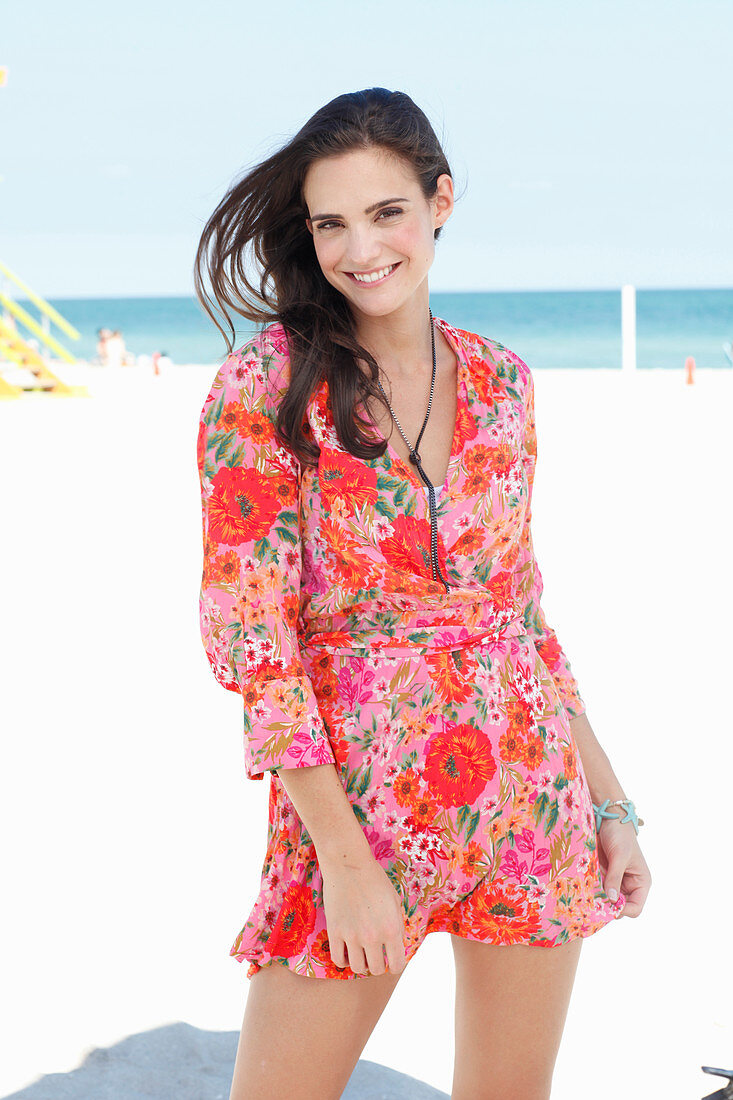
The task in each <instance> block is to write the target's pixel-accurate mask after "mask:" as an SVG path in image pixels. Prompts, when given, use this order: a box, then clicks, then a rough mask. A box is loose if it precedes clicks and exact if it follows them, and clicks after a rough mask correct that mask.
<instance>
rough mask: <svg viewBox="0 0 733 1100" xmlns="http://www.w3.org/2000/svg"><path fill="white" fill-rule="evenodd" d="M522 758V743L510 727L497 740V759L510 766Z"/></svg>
mask: <svg viewBox="0 0 733 1100" xmlns="http://www.w3.org/2000/svg"><path fill="white" fill-rule="evenodd" d="M523 756H524V742H523V741H522V739H521V738H520V737H517V735H516V733H515V732H514V730H512V729H511V727H510V728H509V729H508V730H506V732H505V733H502V735H501V737H500V738H499V758H500V759H501V760H503V761H504V763H506V764H512V763H514V762H515V761H517V760H521V759H522V758H523Z"/></svg>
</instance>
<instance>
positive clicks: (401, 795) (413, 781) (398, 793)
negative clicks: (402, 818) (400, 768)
mask: <svg viewBox="0 0 733 1100" xmlns="http://www.w3.org/2000/svg"><path fill="white" fill-rule="evenodd" d="M392 792H393V794H394V796H395V799H396V801H397V802H399V804H400V806H409V805H410V803H411V802H413V801H414V800H415V799H416V798H418V797H419V794H420V789H419V782H418V777H417V774H416V772H414V771H413V770H412V768H407V770H406V771H404V772H400V774H399V775H398V776H397V778H396V779H395V780H394V782H393V783H392Z"/></svg>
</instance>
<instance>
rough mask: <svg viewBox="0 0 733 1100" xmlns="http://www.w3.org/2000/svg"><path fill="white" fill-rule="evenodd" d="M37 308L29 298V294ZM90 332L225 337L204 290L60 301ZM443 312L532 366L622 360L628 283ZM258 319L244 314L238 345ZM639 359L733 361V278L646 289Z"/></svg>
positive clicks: (82, 352) (135, 346)
mask: <svg viewBox="0 0 733 1100" xmlns="http://www.w3.org/2000/svg"><path fill="white" fill-rule="evenodd" d="M21 304H23V305H24V307H25V308H27V309H28V310H29V312H31V315H32V316H34V317H35V316H37V311H36V310H35V309H34V307H33V306H32V305H31V304H30V303H28V302H23V303H21ZM51 304H52V305H53V306H54V307H55V308H56V309H57V310H58V311H59V312H60V313H61V314H62V315H63V316H64V317H66V318H67V320H69V321H70V322H71V323H72V324H73V325H74V326H75V327H76V328H77V329H78V330H79V331H80V333H81V339H80V340H76V341H74V340H70V339H68V338H67V337H65V336H63V335H61V334H59V332H58V330H57V329H56V328H55V326H54V327H53V328H52V329H51V332H52V335H54V336H56V337H57V339H59V340H60V341H61V343H63V344H64V345H65V346H66V347H68V348H69V350H70V351H72V352H73V353H74V354H75V355H77V356H78V357H79V358H81V359H92V358H93V357H94V355H95V354H96V352H95V348H96V341H97V335H96V333H97V329H99V328H102V327H106V328H110V329H120V331H121V332H122V334H123V336H124V338H125V342H126V345H127V348H128V350H129V351H132V352H134V353H135V354H136V355H140V354H143V353H145V354H148V355H150V354H152V352H154V351H159V352H165V353H167V354H168V355H169V356H170V357H171V358H172V359H173V360H174V362H177V363H206V364H210V365H212V364H218V363H221V362H222V361H223V359H224V356H225V353H226V346H225V343H224V339H223V337H222V336H221V334H220V333H219V331H218V330H217V329H216V327H215V326H214V324H213V323H212V322H211V320H210V319H209V318H208V316H207V315H206V314H205V313H204V311H203V309H202V307H201V306H200V305H199V302H198V300H197V299H196V298H195V297H190V298H189V297H161V298H77V299H54V300H53V301H52V303H51ZM430 307H431V309H432V311H433V313H434V314H436V315H437V316H439V317H442V318H444V319H445V320H447V321H449V322H450V323H451V324H453V325H455V326H456V327H457V328H463V329H468V330H469V331H471V332H477V333H479V334H480V335H482V336H487V337H490V338H492V339H495V340H498V341H500V343H502V344H504V345H505V346H506V347H508V348H510V349H511V350H512V351H515V352H516V353H517V354H518V355H520V356H521V357H522V359H524V360H526V362H527V363H528V364H529V365H530V367H531V369H532V370H542V369H543V368H547V367H572V368H578V369H580V368H586V369H593V368H599V367H603V368H619V369H620V367H621V292H620V290H618V291H613V290H579V291H572V290H549V291H495V292H485V293H483V292H482V293H456V294H447V293H443V294H440V293H434V294H431V295H430ZM253 331H254V327H253V326H251V325H250V324H249V323H248V322H246V321H243V320H242V324H241V327H239V326H237V340H236V342H235V345H234V346H235V347H239V346H240V345H241V344H242V343H244V342H245V340H246V339H247V338H248V337H249V335H250V334H251V333H252V332H253ZM636 335H637V366H638V368H639V369H641V370H680V369H682V368H683V367H684V363H685V359H686V357H687V356H688V355H692V356H694V358H695V361H696V364H697V366H699V367H714V368H719V369H723V370H725V369H730V367H731V364H730V361H729V360H728V359H727V357H726V355H725V352H724V351H723V345H724V344H725V343H727V342H729V341H731V340H732V339H733V288H730V289H725V288H722V289H717V288H716V289H687V290H686V289H674V290H637V292H636Z"/></svg>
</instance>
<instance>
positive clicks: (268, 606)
mask: <svg viewBox="0 0 733 1100" xmlns="http://www.w3.org/2000/svg"><path fill="white" fill-rule="evenodd" d="M434 323H435V324H436V325H438V326H439V327H440V329H441V331H442V332H443V334H444V335H445V337H446V340H447V341H448V343H449V344H450V346H451V347H452V348H453V350H454V352H455V354H456V357H457V362H458V410H457V417H456V425H455V435H454V439H453V445H452V449H451V455H450V461H449V467H448V476H447V478H446V482H445V484H444V485H443V486H442V487H441V490H440V492H438V493H437V494H436V497H435V509H434V514H433V520H432V527H433V528H435V527H437V562H438V564H439V566H440V570H439V571H437V572H436V569H435V562H434V560H433V553H432V550H431V536H432V535H434V531H433V530H431V508H430V500H429V495H428V493H427V492H426V487H425V486H424V484H423V482H422V481H421V480H420V478H419V475H418V473H417V472H416V470H415V469H414V468H413V467H412V465H411V464H407V463H405V462H403V461H402V459H401V458H400V456H399V455H397V453H396V452H395V451H394V450H393V449H392V447H391V446H389V445H388V447H387V450H386V452H385V453H384V455H383V456H382V457H381V458H377V459H372V460H368V461H367V460H363V459H359V458H355V457H354V456H353V455H351V454H350V453H349V452H348V451H346V450H345V449H344V448H343V447H342V446H341V444H340V442H339V440H338V437H337V435H336V430H335V425H334V420H333V417H332V413H331V407H330V401H329V390H328V383H327V381H326V380H324V381H323V382H322V383H321V384H320V386H319V387H318V388H317V390H316V392H315V393H314V394H313V396H312V397H311V399H310V401H309V403H308V407H307V417H306V420H305V421H304V425H305V428H306V430H307V431H308V432H309V433H310V434H311V436H312V438H313V439H314V440H315V441H316V443H317V444H318V445H319V447H320V457H319V461H318V467H317V469H315V468H312V467H307V466H301V464H300V463H299V462H298V461H297V459H296V458H295V456H294V454H293V452H292V451H291V450H290V449H289V448H286V447H285V446H283V445H282V444H281V443H280V442H279V441H277V440H276V437H275V434H274V430H273V424H274V418H275V415H276V412H277V406H278V401H279V399H280V398H281V397H282V394H283V393H284V392H285V390H286V388H287V385H288V380H289V356H288V343H287V337H286V333H285V329H284V328H283V326H282V325H280V324H278V323H274V324H271V325H269V326H268V327H266V328H264V329H263V330H262V331H261V332H259V333H258V334H257V335H256V336H254V337H253V338H252V339H251V340H250V341H249V342H248V343H246V344H245V345H244V346H242V347H241V348H240V349H239V350H237V351H234V352H232V353H231V354H230V355H229V356H228V358H227V359H226V360H225V362H224V363H223V365H222V366H221V367H220V368H219V370H218V372H217V374H216V377H215V379H214V381H213V384H212V386H211V390H210V392H209V394H208V396H207V398H206V400H205V403H204V406H203V409H202V412H201V417H200V421H199V432H198V446H197V460H198V469H199V476H200V483H201V500H202V519H203V539H204V555H203V576H202V583H201V593H200V618H201V633H202V638H203V642H204V647H205V650H206V654H207V656H208V659H209V662H210V665H211V668H212V670H213V673H214V675H215V677H216V679H217V680H218V682H219V683H220V684H222V685H223V687H225V688H227V689H228V690H230V691H233V692H236V693H238V694H239V695H241V697H242V701H243V711H244V764H245V771H246V775H247V776H248V777H249V778H251V779H255V780H261V779H262V778H263V776H264V774H265V772H269V773H270V788H269V802H268V806H269V811H268V825H267V839H266V850H265V854H264V862H263V866H262V875H261V882H260V885H259V892H258V894H257V897H256V899H255V901H254V904H253V907H252V909H251V912H250V913H249V915H248V917H247V919H246V920H245V922H244V924H243V926H242V928H241V930H240V931H239V933H238V934H237V936H236V939H235V941H234V943H233V945H232V947H231V950H230V955H232V956H233V957H235V958H236V959H237V960H238V961H240V962H243V961H245V960H247V961H248V962H249V967H248V970H247V976H248V977H252V975H253V974H254V973H256V972H257V970H259V969H260V967H262V966H265V965H267V964H269V963H271V962H275V963H278V964H280V965H282V966H287V967H289V968H290V969H291V970H293V971H295V972H297V973H300V974H304V975H309V976H313V977H319V978H340V979H352V978H358V977H361V975H358V974H355V973H354V972H353V971H352V970H351V969H350V968H349V967H348V966H346V967H345V968H344V969H339V968H338V967H336V966H335V964H334V963H333V962H332V960H331V957H330V954H329V946H328V934H327V928H326V921H325V914H324V910H323V897H322V885H323V882H322V877H321V872H320V869H319V866H318V860H317V857H316V851H315V848H314V846H313V843H312V840H311V838H310V836H309V834H308V831H307V829H306V827H305V825H304V823H303V822H302V821H301V819H300V818H299V816H298V814H297V812H296V810H295V808H294V806H293V804H292V802H291V801H290V799H289V798H288V795H287V793H286V791H285V788H284V786H283V784H282V782H281V781H280V778H279V776H278V773H277V770H278V768H298V767H309V766H312V765H317V764H324V763H332V764H334V765H335V767H336V768H337V770H338V774H339V776H340V778H341V781H342V783H343V786H344V789H345V791H346V793H347V795H348V798H349V801H350V803H351V806H352V809H353V812H354V814H355V815H356V817H357V819H358V821H359V823H360V825H361V826H362V828H363V831H364V835H365V837H366V839H367V841H368V843H369V846H370V848H371V851H372V853H373V855H374V857H375V859H376V860H378V862H379V863H380V865H381V866H382V867H383V868H384V870H385V872H386V873H387V874H388V876H389V878H390V880H391V882H392V884H393V885H394V888H395V890H396V891H397V893H398V895H399V897H400V899H401V901H402V904H403V910H404V918H405V946H406V954H407V958H408V959H409V958H411V957H412V955H413V954H414V953H415V951H417V949H418V947H419V945H420V943H421V942H422V940H423V939H424V938H425V936H426V935H427V934H428V933H430V932H439V931H445V932H451V933H453V934H455V935H457V936H462V937H465V938H467V939H472V940H480V941H483V942H485V943H492V944H513V943H524V944H536V945H537V946H538V947H552V946H554V945H556V944H562V943H564V942H566V941H567V940H570V939H573V938H574V937H577V936H589V935H591V934H592V933H594V932H595V931H596V930H598V929H599V928H601V927H602V926H604V925H605V924H607V923H608V922H609V921H611V920H614V919H615V918H617V917H619V916H620V915H621V911H622V908H623V905H624V902H625V898H624V896H623V894H621V895H620V897H619V898H618V900H617V902H615V903H614V902H612V901H611V899H610V898H609V897H608V896H607V894H606V893H605V891H604V889H603V885H602V879H601V875H600V868H599V863H598V854H597V834H596V828H595V817H594V814H593V810H592V806H591V797H590V793H589V789H588V783H587V780H586V777H585V774H584V771H583V765H582V762H581V758H580V754H579V751H578V747H577V745H576V743H575V741H574V738H573V735H572V731H571V728H570V725H569V720H570V718H572V717H574V716H576V715H579V714H581V713H583V711H584V710H585V705H584V702H583V700H582V698H581V696H580V694H579V691H578V684H577V682H576V680H575V678H574V676H573V673H572V670H571V667H570V664H569V661H568V658H567V656H566V655H565V653H564V651H563V649H562V648H561V646H560V644H559V642H558V639H557V636H556V634H555V632H554V630H553V629H552V628H551V627H550V626H549V625H548V623H547V621H546V620H545V617H544V614H543V611H542V607H541V604H540V596H541V594H542V590H543V583H542V576H541V574H540V570H539V568H538V565H537V561H536V559H535V557H534V552H533V547H532V534H531V525H530V516H531V496H532V484H533V478H534V471H535V462H536V434H535V415H534V383H533V378H532V374H531V372H530V370H529V368H528V366H527V365H526V364H525V363H524V362H523V361H522V360H521V359H520V358H519V357H518V356H517V355H516V354H514V353H513V352H512V351H510V350H509V349H508V348H506V347H504V346H503V345H502V344H500V343H499V342H498V341H497V340H492V339H489V338H486V337H482V336H479V335H477V334H475V333H471V332H467V331H464V330H462V329H458V328H455V327H454V326H452V325H450V324H449V323H448V322H447V321H444V320H442V319H441V318H438V317H434ZM361 411H362V413H363V414H364V415H365V416H366V415H367V414H366V412H365V410H364V409H363V408H362V410H361ZM369 419H370V422H371V423H373V421H371V418H369ZM374 432H375V438H380V437H379V433H378V431H377V429H376V425H375V426H374ZM433 545H435V543H434V541H433ZM441 577H442V578H444V579H445V581H447V583H444V580H442V579H441Z"/></svg>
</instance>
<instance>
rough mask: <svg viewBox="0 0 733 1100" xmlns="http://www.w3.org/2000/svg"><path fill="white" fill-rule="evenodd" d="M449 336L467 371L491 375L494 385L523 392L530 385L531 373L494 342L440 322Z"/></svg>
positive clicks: (515, 357)
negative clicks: (459, 349)
mask: <svg viewBox="0 0 733 1100" xmlns="http://www.w3.org/2000/svg"><path fill="white" fill-rule="evenodd" d="M443 325H444V327H446V328H447V329H448V330H449V334H450V335H452V336H453V338H454V339H455V340H456V341H457V342H458V343H459V344H460V345H461V346H462V347H463V349H464V351H465V353H466V359H467V361H468V364H469V367H470V368H471V369H474V370H478V371H479V372H481V373H484V372H485V373H486V374H487V375H491V376H492V377H493V379H494V380H495V381H496V382H502V383H504V384H505V385H509V386H512V387H514V388H520V387H521V389H522V390H526V389H527V388H529V387H530V386H531V385H532V372H531V370H530V368H529V366H528V365H527V363H526V362H525V361H524V359H522V358H521V357H520V356H519V355H517V353H516V352H515V351H512V349H511V348H508V347H507V346H506V344H503V343H502V342H501V341H500V340H499V339H498V338H496V337H492V336H484V335H483V334H482V333H479V332H472V331H470V330H469V329H464V328H459V327H458V326H457V325H451V324H449V322H447V321H444V322H443Z"/></svg>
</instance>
